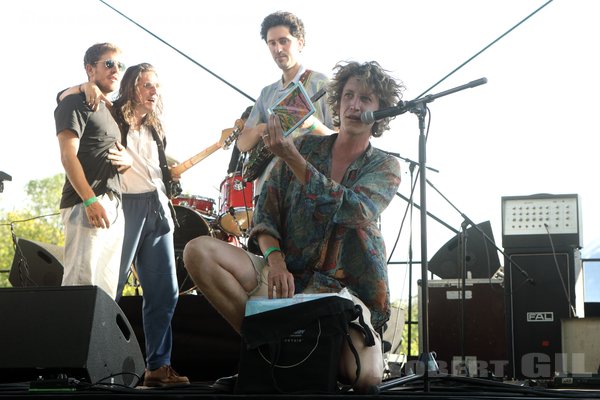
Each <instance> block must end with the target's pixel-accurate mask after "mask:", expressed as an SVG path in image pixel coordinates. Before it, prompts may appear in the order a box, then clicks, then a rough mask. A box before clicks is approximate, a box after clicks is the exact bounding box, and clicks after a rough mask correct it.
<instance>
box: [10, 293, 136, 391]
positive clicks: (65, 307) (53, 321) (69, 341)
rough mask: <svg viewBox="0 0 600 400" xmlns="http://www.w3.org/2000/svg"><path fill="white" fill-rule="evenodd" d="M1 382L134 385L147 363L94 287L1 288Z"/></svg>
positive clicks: (121, 317)
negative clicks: (71, 381) (40, 380)
mask: <svg viewBox="0 0 600 400" xmlns="http://www.w3.org/2000/svg"><path fill="white" fill-rule="evenodd" d="M0 316H2V317H1V318H2V329H0V344H1V345H2V350H1V356H0V381H2V382H24V381H34V380H37V379H38V378H39V377H42V378H43V379H57V378H61V377H62V378H64V377H67V378H74V379H77V380H79V381H82V382H88V383H92V384H95V383H104V384H111V383H114V384H119V385H127V386H131V387H133V386H135V385H136V384H137V383H138V377H141V376H142V375H143V373H144V368H145V363H144V358H143V356H142V352H141V350H140V346H139V344H138V341H137V338H136V336H135V334H134V332H133V330H132V328H131V325H130V324H129V321H127V318H126V317H125V314H124V313H123V311H122V310H121V309H120V308H119V306H118V305H117V304H116V303H115V302H114V300H113V299H111V298H110V297H109V296H108V295H107V294H106V293H105V292H104V291H103V290H102V289H100V288H98V287H96V286H65V287H57V288H50V287H46V288H4V289H0Z"/></svg>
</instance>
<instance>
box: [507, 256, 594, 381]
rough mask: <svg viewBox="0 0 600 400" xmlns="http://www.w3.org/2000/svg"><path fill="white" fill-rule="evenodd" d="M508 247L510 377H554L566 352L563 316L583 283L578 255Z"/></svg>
mask: <svg viewBox="0 0 600 400" xmlns="http://www.w3.org/2000/svg"><path fill="white" fill-rule="evenodd" d="M507 251H508V253H509V254H510V259H507V260H506V261H505V268H504V279H505V290H506V304H507V306H506V312H507V323H508V324H507V339H508V344H509V349H508V353H509V354H508V355H509V364H510V368H509V371H508V372H509V375H510V377H512V378H514V379H522V378H527V379H552V378H553V377H554V374H555V372H556V371H557V369H556V367H557V365H558V366H560V359H559V358H558V356H559V355H560V353H562V350H561V319H566V318H570V317H571V316H572V315H571V310H572V306H573V307H574V306H575V304H576V292H580V289H579V286H582V282H581V280H580V279H578V275H579V271H580V269H581V268H580V266H579V264H580V261H578V260H579V257H578V256H577V255H576V254H575V253H573V252H570V253H556V254H553V253H543V252H540V253H531V254H529V253H523V254H514V253H512V251H511V250H507ZM514 264H516V265H518V267H519V268H521V269H522V270H523V271H524V272H525V273H526V274H527V276H524V275H523V274H522V273H520V271H519V270H518V269H517V267H516V266H515V265H514ZM574 264H577V265H574ZM579 312H580V313H582V312H583V311H582V310H579ZM591 339H592V338H590V340H591Z"/></svg>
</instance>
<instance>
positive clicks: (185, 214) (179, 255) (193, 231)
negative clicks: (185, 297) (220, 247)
mask: <svg viewBox="0 0 600 400" xmlns="http://www.w3.org/2000/svg"><path fill="white" fill-rule="evenodd" d="M173 208H174V209H175V215H176V217H177V222H178V223H179V226H177V224H175V232H173V242H174V247H175V262H176V264H175V266H176V272H177V282H178V284H179V291H180V292H181V293H182V292H186V291H190V290H193V289H194V287H195V286H194V283H193V282H192V279H191V278H190V277H189V275H188V273H187V271H186V269H185V266H184V264H183V249H184V248H185V245H186V244H187V243H188V242H189V241H190V240H192V239H194V238H197V237H198V236H211V237H212V236H213V231H212V229H211V227H210V225H209V224H208V223H207V222H206V220H205V219H204V217H203V216H202V214H200V213H199V212H198V211H196V210H195V209H193V208H191V207H187V206H180V205H175V206H173Z"/></svg>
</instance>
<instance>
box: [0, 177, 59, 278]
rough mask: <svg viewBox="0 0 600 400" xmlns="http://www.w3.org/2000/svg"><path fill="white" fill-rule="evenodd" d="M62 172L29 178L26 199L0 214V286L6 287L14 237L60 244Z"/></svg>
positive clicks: (13, 251)
mask: <svg viewBox="0 0 600 400" xmlns="http://www.w3.org/2000/svg"><path fill="white" fill-rule="evenodd" d="M64 179H65V175H64V174H57V175H54V176H51V177H49V178H44V179H40V180H32V181H29V182H28V183H27V185H26V187H25V192H26V193H27V202H26V204H25V207H24V208H23V209H21V210H17V211H11V212H7V213H1V214H0V271H3V272H4V273H2V274H0V287H8V286H10V283H9V282H8V271H10V267H11V264H12V261H13V258H14V254H15V250H14V242H13V239H14V238H25V239H29V240H34V241H38V242H42V243H51V244H55V245H58V246H63V245H64V235H63V231H62V222H61V219H60V214H59V211H58V204H59V202H60V196H61V191H62V185H63V182H64Z"/></svg>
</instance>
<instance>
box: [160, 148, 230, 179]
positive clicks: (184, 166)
mask: <svg viewBox="0 0 600 400" xmlns="http://www.w3.org/2000/svg"><path fill="white" fill-rule="evenodd" d="M220 148H221V144H220V143H219V142H216V143H215V144H212V145H210V146H209V147H207V148H206V149H204V150H202V151H201V152H200V153H198V154H196V155H195V156H193V157H191V158H189V159H187V160H185V161H184V162H182V163H181V164H178V165H176V166H174V167H172V168H171V174H174V175H181V174H183V173H184V172H185V171H187V170H188V169H190V168H192V167H193V166H194V165H196V164H198V163H199V162H200V161H202V160H204V159H205V158H206V157H208V156H210V155H211V154H212V153H214V152H215V151H217V150H219V149H220Z"/></svg>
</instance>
